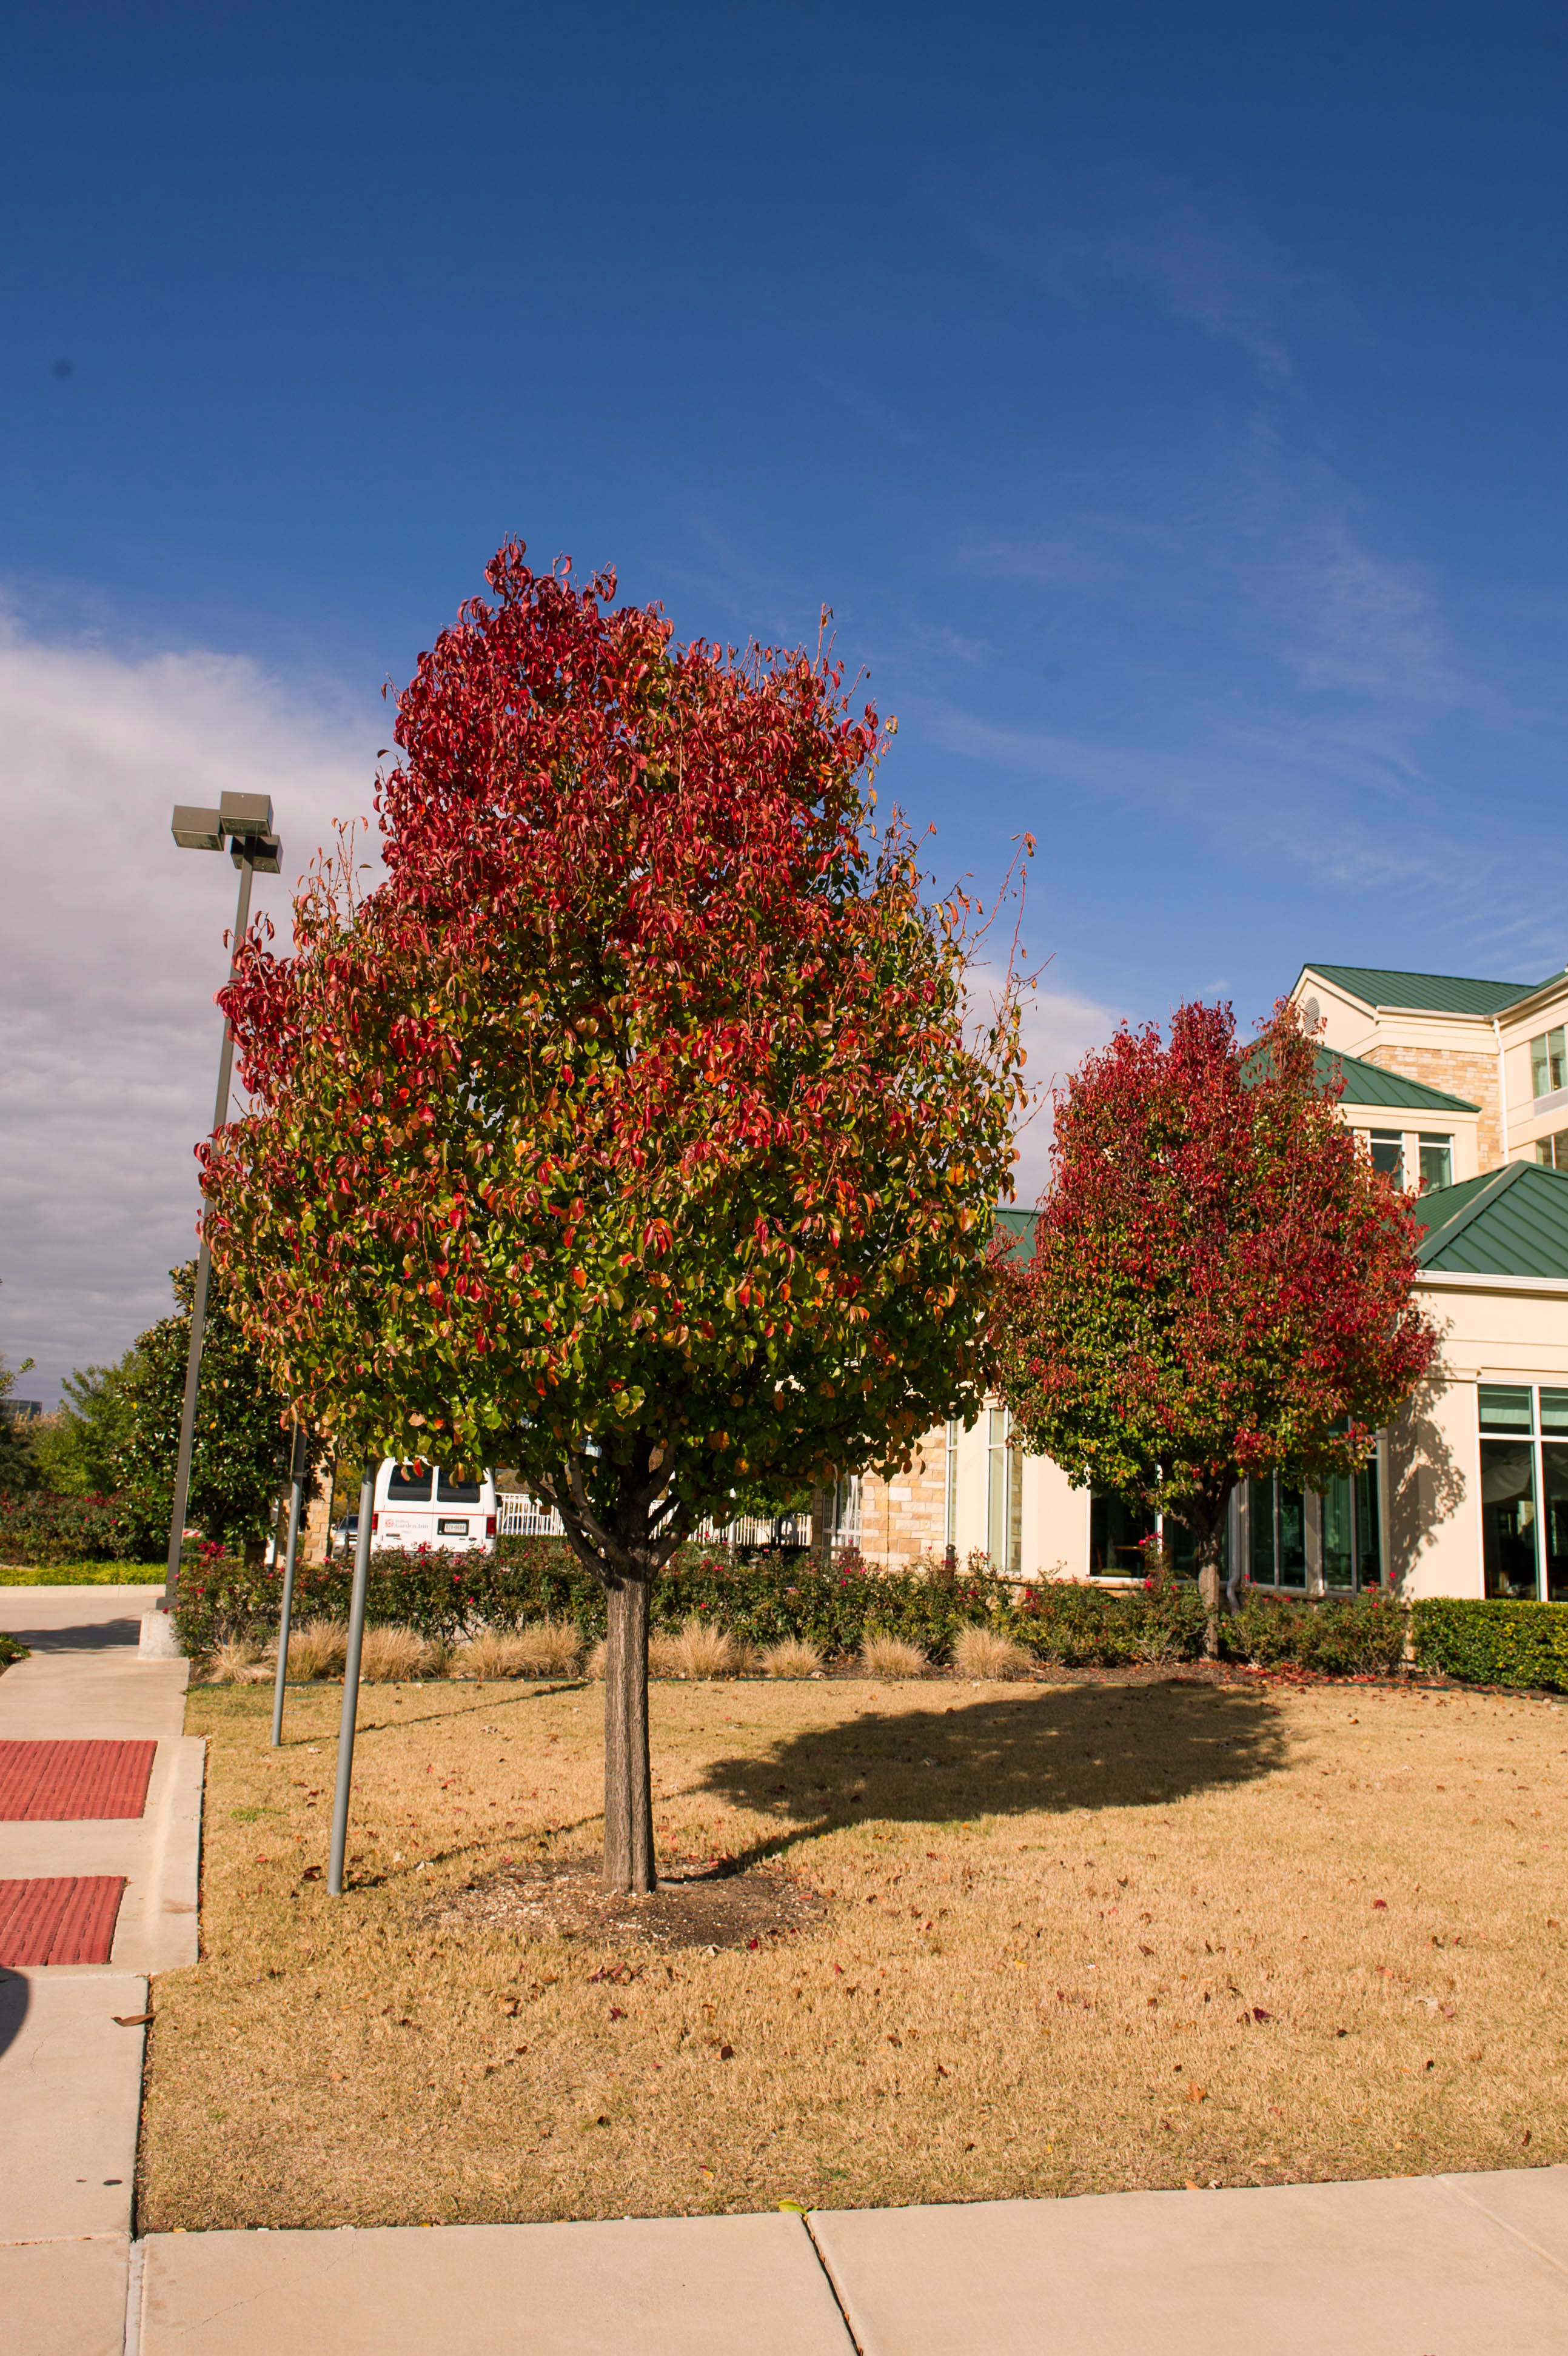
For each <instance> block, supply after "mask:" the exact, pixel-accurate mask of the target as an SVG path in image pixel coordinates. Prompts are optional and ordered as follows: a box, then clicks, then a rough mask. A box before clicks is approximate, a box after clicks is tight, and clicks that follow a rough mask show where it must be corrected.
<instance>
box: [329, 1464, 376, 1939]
mask: <svg viewBox="0 0 1568 2356" xmlns="http://www.w3.org/2000/svg"><path fill="white" fill-rule="evenodd" d="M375 1502H376V1460H375V1459H374V1458H372V1459H371V1460H370V1461H369V1462H367V1463H366V1466H365V1477H364V1479H363V1480H362V1481H361V1483H360V1526H359V1528H358V1530H357V1531H356V1533H355V1537H354V1585H353V1589H352V1591H351V1593H350V1595H349V1648H348V1653H347V1655H346V1656H345V1658H344V1662H343V1715H342V1719H341V1721H340V1722H339V1725H338V1782H337V1786H336V1788H335V1790H334V1792H333V1794H332V1845H331V1847H330V1849H329V1850H328V1866H327V1889H328V1896H330V1897H333V1898H341V1897H342V1895H343V1868H344V1866H345V1864H346V1862H347V1858H348V1849H349V1792H350V1791H351V1790H352V1788H353V1783H354V1729H355V1727H356V1726H357V1725H358V1723H359V1714H360V1650H361V1647H362V1646H363V1644H364V1641H365V1589H366V1586H367V1584H368V1582H369V1579H370V1572H371V1506H372V1505H374V1504H375Z"/></svg>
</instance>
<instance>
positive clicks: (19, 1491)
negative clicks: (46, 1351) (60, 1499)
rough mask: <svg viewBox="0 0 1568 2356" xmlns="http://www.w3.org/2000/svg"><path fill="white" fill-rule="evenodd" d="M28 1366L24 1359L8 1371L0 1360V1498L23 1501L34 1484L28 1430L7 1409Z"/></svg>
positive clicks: (35, 1469)
mask: <svg viewBox="0 0 1568 2356" xmlns="http://www.w3.org/2000/svg"><path fill="white" fill-rule="evenodd" d="M32 1364H33V1361H32V1360H31V1358H24V1359H23V1361H22V1363H21V1365H20V1366H19V1367H16V1368H12V1367H10V1366H8V1365H6V1364H5V1359H4V1358H0V1497H25V1496H26V1495H27V1492H28V1490H29V1489H36V1488H37V1486H38V1459H37V1457H36V1456H35V1455H34V1453H33V1446H32V1439H31V1433H30V1430H29V1427H28V1426H27V1424H25V1423H21V1422H19V1421H17V1420H16V1419H15V1418H14V1416H13V1414H12V1411H11V1406H10V1400H11V1394H12V1392H13V1391H14V1390H15V1389H16V1382H17V1379H18V1376H21V1375H25V1374H27V1373H29V1372H30V1371H31V1368H32Z"/></svg>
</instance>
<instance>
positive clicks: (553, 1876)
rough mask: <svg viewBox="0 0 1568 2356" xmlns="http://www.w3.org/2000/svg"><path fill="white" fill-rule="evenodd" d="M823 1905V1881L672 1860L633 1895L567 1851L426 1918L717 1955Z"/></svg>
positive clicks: (792, 1929) (789, 1927)
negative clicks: (642, 1894)
mask: <svg viewBox="0 0 1568 2356" xmlns="http://www.w3.org/2000/svg"><path fill="white" fill-rule="evenodd" d="M826 1912H827V1906H826V1903H825V1901H823V1899H822V1897H821V1896H820V1895H819V1894H818V1892H817V1891H816V1890H812V1889H811V1887H810V1885H809V1884H808V1883H806V1882H803V1881H800V1880H798V1879H796V1877H795V1876H794V1875H793V1874H788V1873H781V1872H779V1870H778V1869H776V1868H769V1867H767V1866H752V1867H750V1868H747V1869H739V1870H737V1869H735V1868H734V1867H732V1866H730V1865H728V1864H723V1863H721V1864H716V1865H689V1866H682V1865H675V1866H667V1867H665V1868H664V1869H662V1870H661V1871H660V1877H659V1887H658V1889H657V1890H654V1891H652V1892H651V1894H650V1896H648V1897H646V1898H630V1897H628V1896H626V1895H625V1894H624V1893H623V1892H621V1891H612V1890H605V1889H603V1888H601V1886H600V1882H599V1874H598V1868H597V1866H596V1864H594V1863H593V1861H592V1860H591V1859H585V1858H568V1859H564V1860H563V1861H562V1862H561V1863H560V1864H558V1865H538V1866H519V1867H514V1868H513V1869H511V1870H510V1871H502V1872H499V1873H490V1874H487V1875H485V1877H484V1879H482V1880H479V1881H471V1882H469V1883H468V1884H467V1886H466V1887H465V1888H464V1889H462V1890H458V1891H457V1892H456V1894H455V1895H454V1896H453V1897H450V1898H448V1899H447V1900H446V1901H445V1902H444V1903H443V1904H442V1905H440V1906H438V1907H433V1908H432V1909H431V1912H430V1915H429V1917H428V1919H429V1921H430V1922H432V1923H433V1924H439V1925H440V1927H441V1928H442V1929H443V1930H451V1929H454V1928H458V1927H461V1926H463V1925H465V1924H472V1925H474V1926H475V1927H476V1928H478V1929H482V1930H484V1931H487V1932H490V1931H504V1932H506V1933H510V1936H511V1937H513V1938H516V1939H521V1940H523V1941H526V1942H530V1943H533V1942H549V1941H553V1940H557V1939H587V1940H591V1941H594V1942H596V1944H599V1945H601V1946H603V1945H613V1944H618V1943H619V1942H620V1941H623V1940H629V1941H633V1942H636V1943H638V1944H642V1945H646V1946H650V1947H657V1948H660V1949H668V1950H671V1951H673V1950H674V1949H676V1948H682V1947H688V1948H690V1947H695V1948H702V1949H703V1950H704V1951H705V1952H706V1953H707V1954H710V1955H713V1954H717V1953H718V1952H719V1950H720V1948H722V1947H746V1948H756V1947H761V1946H765V1945H766V1946H769V1947H772V1946H777V1945H778V1944H779V1943H780V1941H782V1940H785V1939H788V1938H792V1937H794V1936H795V1935H796V1934H797V1933H800V1932H801V1931H803V1930H807V1929H809V1928H810V1927H811V1925H812V1924H813V1923H814V1922H820V1921H821V1920H822V1917H823V1916H824V1915H825V1914H826Z"/></svg>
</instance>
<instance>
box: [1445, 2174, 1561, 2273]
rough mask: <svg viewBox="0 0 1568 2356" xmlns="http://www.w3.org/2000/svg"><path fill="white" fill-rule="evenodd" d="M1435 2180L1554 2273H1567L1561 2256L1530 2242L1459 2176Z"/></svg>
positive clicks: (1515, 2226)
mask: <svg viewBox="0 0 1568 2356" xmlns="http://www.w3.org/2000/svg"><path fill="white" fill-rule="evenodd" d="M1435 2180H1436V2182H1437V2183H1439V2184H1442V2185H1444V2186H1446V2188H1447V2190H1449V2191H1450V2192H1452V2193H1453V2194H1454V2195H1455V2199H1457V2200H1460V2201H1464V2202H1465V2204H1466V2207H1467V2208H1470V2209H1475V2210H1477V2211H1479V2213H1480V2214H1481V2215H1482V2216H1483V2217H1487V2218H1489V2219H1490V2220H1491V2222H1492V2223H1493V2224H1494V2225H1498V2226H1500V2227H1501V2228H1502V2230H1503V2232H1504V2233H1511V2235H1512V2236H1513V2238H1514V2240H1515V2241H1516V2242H1522V2243H1523V2244H1524V2246H1525V2248H1526V2249H1527V2250H1533V2251H1534V2252H1535V2254H1536V2256H1537V2257H1538V2258H1544V2259H1545V2261H1546V2263H1547V2265H1549V2266H1551V2267H1552V2268H1553V2270H1554V2271H1555V2272H1556V2273H1558V2274H1560V2275H1568V2265H1564V2263H1563V2260H1562V2259H1561V2258H1557V2257H1553V2255H1552V2252H1551V2251H1550V2250H1543V2249H1542V2248H1541V2244H1540V2243H1539V2242H1532V2241H1531V2239H1530V2235H1529V2234H1528V2233H1520V2229H1519V2227H1518V2226H1517V2225H1510V2224H1509V2221H1508V2219H1507V2218H1506V2217H1499V2216H1498V2212H1497V2211H1496V2210H1495V2209H1488V2208H1487V2204H1486V2202H1485V2201H1478V2200H1477V2197H1476V2195H1475V2194H1474V2193H1473V2192H1466V2190H1465V2188H1464V2184H1463V2181H1462V2180H1461V2179H1459V2178H1456V2177H1453V2176H1440V2177H1438V2178H1437V2179H1435Z"/></svg>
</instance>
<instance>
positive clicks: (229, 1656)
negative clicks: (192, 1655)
mask: <svg viewBox="0 0 1568 2356" xmlns="http://www.w3.org/2000/svg"><path fill="white" fill-rule="evenodd" d="M202 1674H203V1677H204V1680H205V1682H206V1683H207V1684H208V1685H210V1686H253V1685H259V1684H260V1683H261V1681H262V1679H263V1677H265V1676H270V1675H271V1671H270V1670H269V1669H267V1668H266V1667H265V1666H264V1665H263V1659H262V1648H261V1646H260V1644H255V1643H253V1642H252V1639H251V1638H250V1637H249V1636H225V1637H224V1639H223V1641H222V1643H221V1644H215V1645H214V1646H213V1648H212V1650H211V1652H210V1653H209V1655H208V1656H207V1663H206V1666H205V1669H204V1670H203V1673H202Z"/></svg>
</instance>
